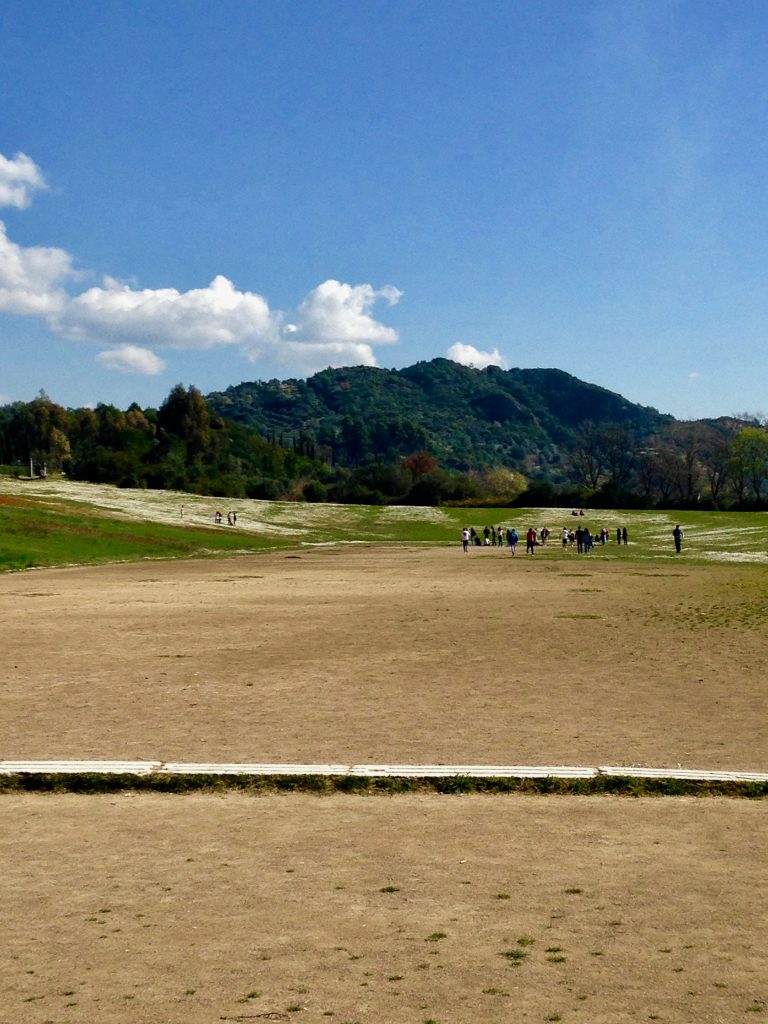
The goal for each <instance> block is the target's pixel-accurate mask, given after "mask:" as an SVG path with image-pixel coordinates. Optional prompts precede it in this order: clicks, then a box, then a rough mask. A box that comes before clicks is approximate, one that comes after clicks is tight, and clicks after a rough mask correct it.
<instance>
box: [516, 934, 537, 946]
mask: <svg viewBox="0 0 768 1024" xmlns="http://www.w3.org/2000/svg"><path fill="white" fill-rule="evenodd" d="M535 941H536V939H532V938H531V936H530V935H521V936H520V938H519V939H518V940H517V944H518V946H532V945H533V944H534V942H535Z"/></svg>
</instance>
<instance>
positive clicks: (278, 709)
mask: <svg viewBox="0 0 768 1024" xmlns="http://www.w3.org/2000/svg"><path fill="white" fill-rule="evenodd" d="M767 611H768V579H766V574H765V570H764V569H762V568H761V567H756V566H720V565H709V566H691V565H686V564H685V562H684V561H681V562H679V563H675V564H674V565H672V566H666V565H656V564H653V565H649V564H644V563H642V562H637V563H627V562H624V561H622V562H621V563H618V562H607V561H602V562H599V561H594V562H590V561H589V560H588V559H585V558H579V557H578V556H576V555H575V553H574V557H573V559H562V560H559V561H555V560H551V559H550V560H549V561H548V560H547V558H546V557H537V558H535V559H527V560H526V558H525V556H524V555H521V554H518V556H517V558H515V559H513V558H512V557H511V556H510V555H509V554H507V553H501V552H497V551H496V550H494V549H489V550H487V551H486V550H483V551H478V552H472V553H470V554H469V555H463V554H462V552H461V549H460V547H459V546H456V547H455V548H448V547H434V548H432V547H420V548H410V549H409V548H406V547H402V548H397V547H389V548H382V547H374V546H356V547H353V548H350V547H345V548H320V549H314V550H311V551H302V552H300V553H279V554H267V555H256V556H249V557H243V558H235V559H225V560H211V561H183V562H141V563H134V564H123V565H112V566H102V567H95V568H67V569H55V570H43V571H32V572H26V573H16V574H6V575H4V576H0V616H1V618H2V623H3V651H4V659H3V660H4V666H3V668H4V671H3V674H2V680H0V686H1V687H2V701H0V737H2V739H1V741H0V750H1V753H0V759H37V758H40V759H44V758H70V759H72V758H105V759H110V758H115V759H122V758H125V759H159V760H166V761H219V762H226V761H235V762H239V761H242V762H253V761H256V762H283V763H285V762H301V763H313V762H314V763H317V762H320V763H327V762H341V763H347V762H349V763H386V762H400V763H403V762H405V763H445V764H462V763H464V764H468V763H472V764H551V765H557V764H564V765H568V764H571V765H598V764H614V765H627V766H629V765H651V766H660V767H661V766H668V767H676V766H678V765H680V766H682V767H686V768H709V769H716V768H720V769H730V770H735V769H742V770H751V771H766V770H768V726H767V725H766V722H767V719H766V715H765V690H766V684H765V650H766V640H768V625H767V624H768V615H767V614H766V612H767Z"/></svg>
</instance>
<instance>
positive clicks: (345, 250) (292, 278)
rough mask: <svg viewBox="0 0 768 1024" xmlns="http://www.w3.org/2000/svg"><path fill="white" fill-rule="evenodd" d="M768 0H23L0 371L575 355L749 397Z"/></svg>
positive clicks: (156, 383)
mask: <svg viewBox="0 0 768 1024" xmlns="http://www.w3.org/2000/svg"><path fill="white" fill-rule="evenodd" d="M766 125H768V6H767V5H765V4H762V3H751V2H737V3H733V2H732V0H723V2H720V0H696V2H688V0H675V2H665V0H652V2H644V0H624V2H616V0H580V2H573V0H571V2H563V0H549V2H547V0H539V2H533V0H530V2H525V3H523V2H514V0H504V2H488V0H473V2H472V3H470V2H456V0H440V2H437V0H435V2H423V3H418V4H417V3H415V2H407V3H406V2H401V0H388V2H379V0H355V2H352V0H334V2H327V0H313V2H311V3H310V2H303V0H295V2H292V3H289V2H287V0H261V2H256V3H253V2H251V3H248V2H243V0H238V2H230V0H217V3H215V4H211V3H209V2H206V3H201V2H197V0H184V2H181V0H178V2H177V0H164V2H162V3H157V0H153V2H152V3H147V2H144V0H132V2H127V0H121V2H118V0H98V2H88V3H85V2H78V0H71V2H69V3H67V4H62V3H59V2H58V0H57V2H52V0H42V2H41V0H38V2H35V0H5V3H4V4H3V5H2V7H1V8H0V221H2V223H3V225H4V227H3V230H2V232H0V359H1V362H0V401H10V400H16V399H21V400H25V401H28V400H30V399H31V398H33V397H34V396H35V394H36V393H37V392H38V391H39V390H40V389H41V388H42V389H44V390H45V391H47V392H48V394H50V395H51V397H52V398H53V399H54V400H55V401H58V402H60V403H62V404H64V405H68V406H77V405H86V404H91V403H96V402H100V401H102V402H111V403H114V404H117V405H119V406H122V407H126V406H127V405H128V404H129V403H131V402H133V401H137V402H139V403H140V404H141V405H143V406H146V405H157V404H159V402H161V401H162V399H163V398H164V397H165V395H166V394H167V393H168V391H169V390H170V388H171V387H172V386H173V385H174V384H175V383H177V382H179V381H181V382H183V383H185V384H195V385H196V386H198V387H199V388H201V389H202V390H203V391H204V392H207V391H210V390H214V389H221V388H224V387H227V386H228V385H230V384H237V383H240V381H243V380H256V379H269V378H271V377H281V378H282V377H289V376H303V375H306V374H308V373H312V372H314V371H315V370H318V369H321V368H323V367H325V366H328V365H334V366H340V365H351V364H360V363H366V364H369V365H379V366H390V367H399V366H406V365H410V364H411V363H413V362H415V361H417V360H418V359H431V358H433V357H435V356H445V355H448V356H449V357H450V358H455V359H457V360H458V361H464V362H471V363H473V364H475V365H485V364H487V363H488V362H496V363H498V364H500V365H504V366H507V367H514V366H522V367H538V366H550V367H558V368H560V369H563V370H566V371H568V372H569V373H573V374H575V375H576V376H578V377H580V378H582V379H583V380H587V381H591V382H593V383H596V384H600V385H602V386H603V387H607V388H610V389H611V390H613V391H617V392H619V393H621V394H623V395H625V396H626V397H627V398H629V399H631V400H632V401H636V402H641V403H643V404H646V405H653V406H656V407H657V408H659V409H661V410H662V411H664V412H671V413H673V414H674V415H676V416H678V417H681V418H690V417H700V416H717V415H728V414H733V413H738V412H751V413H756V412H762V411H764V410H766V408H767V407H768V401H766V397H765V384H764V372H763V368H764V361H765V357H764V353H765V349H766V346H765V339H766V332H767V330H768V287H766V285H767V284H768V190H767V189H766V188H765V179H766V174H767V173H768V172H767V171H766V169H767V168H768V152H766V151H767V150H768V132H766Z"/></svg>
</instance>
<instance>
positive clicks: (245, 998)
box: [237, 988, 261, 1003]
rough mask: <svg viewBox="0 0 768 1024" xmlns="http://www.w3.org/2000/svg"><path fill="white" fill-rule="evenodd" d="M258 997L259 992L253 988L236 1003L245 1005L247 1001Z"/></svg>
mask: <svg viewBox="0 0 768 1024" xmlns="http://www.w3.org/2000/svg"><path fill="white" fill-rule="evenodd" d="M260 996H261V992H259V990H258V989H257V988H254V989H252V990H251V991H250V992H246V994H245V995H244V996H243V997H242V999H238V1000H237V1001H238V1003H247V1002H248V1000H249V999H258V998H259V997H260Z"/></svg>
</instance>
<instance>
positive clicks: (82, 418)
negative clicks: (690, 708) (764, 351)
mask: <svg viewBox="0 0 768 1024" xmlns="http://www.w3.org/2000/svg"><path fill="white" fill-rule="evenodd" d="M466 455H467V457H468V459H471V458H472V451H471V449H468V450H467V451H466ZM485 462H486V460H485V453H481V454H478V456H477V458H476V460H475V464H476V466H477V467H478V468H475V469H468V470H465V471H462V470H457V469H455V468H445V466H443V465H441V464H440V462H439V461H438V458H437V457H436V456H435V455H434V454H432V453H430V452H428V451H426V450H423V449H422V450H417V451H413V452H411V453H410V454H408V455H405V456H401V455H395V456H393V454H392V453H391V452H390V451H388V450H387V451H385V452H372V451H367V452H366V453H365V454H364V455H362V454H361V458H360V461H359V462H358V464H357V465H356V466H353V467H350V466H348V465H339V464H332V463H331V458H330V454H329V452H328V450H327V449H325V448H323V446H321V445H319V444H317V443H316V440H315V438H314V437H312V436H310V435H309V434H306V435H305V434H301V433H299V434H298V435H297V434H294V435H293V436H292V437H289V438H288V439H286V437H284V436H282V435H280V434H276V433H275V432H270V433H269V435H268V436H266V437H265V436H263V435H262V434H261V433H259V432H258V431H257V430H256V429H254V428H253V427H250V426H248V425H246V424H244V423H242V422H235V421H234V420H230V419H228V418H225V417H223V416H221V415H219V414H218V413H217V412H216V411H214V409H213V408H212V407H211V405H210V404H209V403H208V402H207V401H206V399H205V398H204V397H203V395H202V394H201V393H200V392H199V391H198V390H197V389H196V388H194V387H189V388H185V387H184V386H183V385H181V384H179V385H177V386H176V387H174V388H173V389H172V390H171V392H170V394H169V395H168V397H167V399H166V400H165V401H164V402H163V404H162V405H161V406H160V407H159V408H158V409H151V408H147V409H142V408H141V407H140V406H138V405H137V404H133V405H131V406H130V407H129V408H128V409H127V410H125V411H122V410H120V409H117V408H116V407H115V406H112V405H98V406H96V408H95V409H65V408H63V407H62V406H60V405H57V404H56V403H54V402H52V401H51V399H50V398H48V396H47V395H45V394H43V393H41V394H40V395H39V396H38V397H37V398H36V399H35V400H34V401H32V402H28V403H24V402H16V403H13V404H11V405H6V406H3V407H0V471H2V472H6V473H13V474H15V475H18V476H21V475H24V476H26V475H27V474H29V473H30V471H31V472H32V474H33V475H42V474H43V473H44V472H62V473H64V474H66V475H67V476H68V477H69V478H71V479H75V480H86V481H90V482H93V483H111V484H116V485H117V486H119V487H151V488H159V489H172V490H181V491H188V492H190V493H195V494H209V495H212V496H219V497H233V498H237V497H242V498H261V499H267V500H286V501H311V502H318V501H331V502H339V503H354V504H370V505H382V504H405V505H409V504H410V505H441V504H455V505H488V506H499V507H505V506H510V505H520V506H528V505H554V506H557V505H559V506H565V507H567V506H584V507H587V506H592V507H601V508H606V507H608V508H610V507H614V508H654V507H659V508H702V509H705V508H712V509H717V508H721V509H754V508H758V509H760V508H764V507H766V503H767V502H768V431H767V430H766V428H765V425H764V424H761V423H760V422H759V421H757V420H752V421H748V420H745V419H734V418H723V419H719V420H711V421H710V420H707V421H697V422H685V423H681V422H674V421H672V422H666V423H663V424H662V425H661V426H660V429H659V430H658V431H657V432H656V433H654V434H652V435H649V436H648V437H646V438H644V439H642V440H639V439H638V436H637V433H636V431H635V430H633V429H631V428H629V427H627V426H625V425H622V424H617V423H615V422H609V421H606V422H593V421H591V420H583V421H582V422H581V423H580V424H579V425H578V427H577V428H576V430H575V431H574V434H573V438H572V440H571V441H570V442H569V444H568V445H567V446H565V445H563V446H562V447H561V448H560V449H559V453H558V467H557V468H558V472H557V476H556V477H554V478H553V477H552V476H548V477H545V476H544V475H540V474H537V473H536V472H535V471H534V472H533V473H532V474H531V475H530V477H526V476H525V475H523V474H522V473H520V472H518V471H517V470H516V469H514V468H512V467H511V466H510V465H506V466H505V465H497V466H495V467H489V466H488V465H487V464H485Z"/></svg>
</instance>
